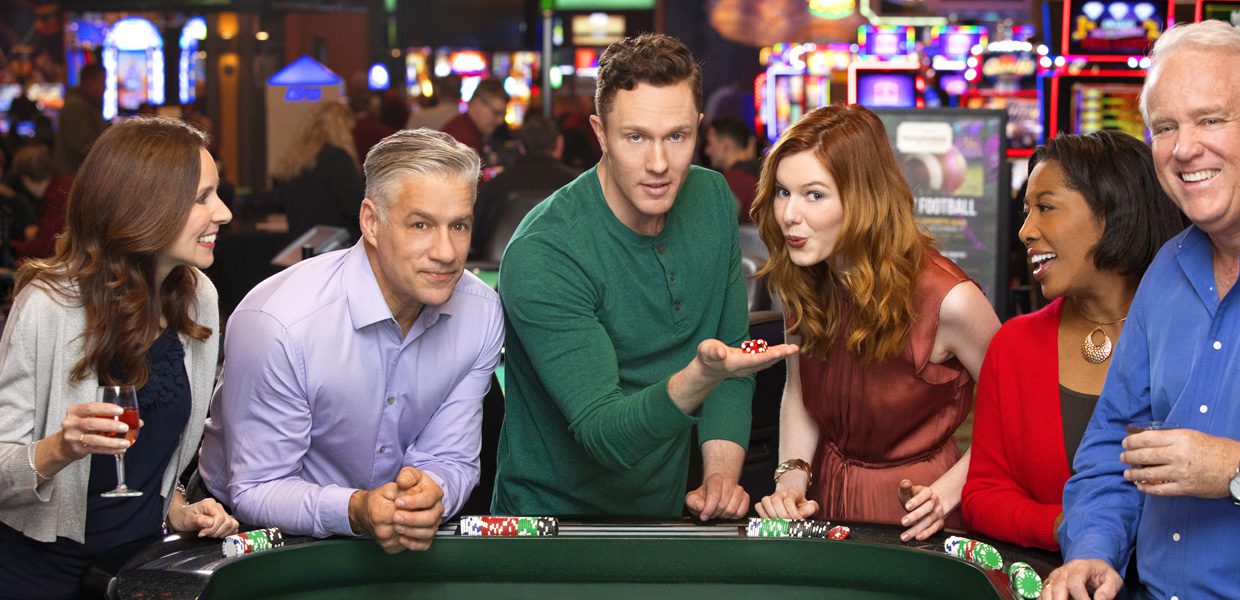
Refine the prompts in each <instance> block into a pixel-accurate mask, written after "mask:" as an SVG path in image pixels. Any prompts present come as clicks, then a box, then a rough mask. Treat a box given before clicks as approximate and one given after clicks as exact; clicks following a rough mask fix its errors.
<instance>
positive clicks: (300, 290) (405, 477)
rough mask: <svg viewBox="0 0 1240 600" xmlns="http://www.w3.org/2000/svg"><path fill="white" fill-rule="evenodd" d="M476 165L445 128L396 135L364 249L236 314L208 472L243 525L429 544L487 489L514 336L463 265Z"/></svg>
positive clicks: (262, 290)
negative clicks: (489, 418)
mask: <svg viewBox="0 0 1240 600" xmlns="http://www.w3.org/2000/svg"><path fill="white" fill-rule="evenodd" d="M478 170H479V162H478V156H477V154H475V153H474V152H473V150H470V149H469V148H468V147H466V146H464V145H462V144H460V143H458V142H456V141H455V140H453V139H452V138H451V137H449V136H448V135H446V134H442V133H439V132H434V131H431V130H428V129H419V130H416V131H401V132H398V133H396V134H393V135H392V136H389V137H387V138H385V139H384V140H383V141H381V142H379V144H377V145H376V146H375V147H374V148H373V149H372V150H371V151H370V153H369V154H368V155H367V157H366V165H365V171H366V196H367V197H366V199H365V200H363V201H362V207H361V212H360V221H361V230H362V240H361V241H360V242H358V244H357V245H356V246H354V247H353V248H351V249H348V250H341V251H337V252H332V253H328V254H324V255H322V256H319V257H316V258H313V259H310V260H307V261H303V262H302V263H299V264H298V265H296V266H294V267H292V268H291V269H288V270H287V271H284V272H283V273H280V274H279V275H276V276H274V277H272V278H270V279H268V280H266V281H264V282H263V283H261V284H259V285H258V286H257V287H255V288H254V290H252V291H251V292H250V293H249V294H248V295H247V296H246V298H245V300H243V301H242V302H241V304H240V305H239V306H238V307H237V310H236V311H235V312H233V314H232V317H231V318H230V319H229V321H228V329H227V335H226V337H225V345H224V349H225V356H226V360H225V363H224V371H223V375H222V379H221V381H220V384H219V386H218V387H217V388H216V392H215V398H214V400H213V401H212V406H211V414H212V416H211V419H209V420H208V422H207V426H206V433H205V437H204V439H203V448H202V458H201V462H200V470H201V474H202V478H203V481H204V482H205V483H206V485H207V488H208V489H209V490H210V491H211V493H213V494H214V495H215V496H216V497H217V498H219V499H220V500H222V501H224V502H225V503H226V504H229V505H231V506H232V508H233V510H234V511H235V513H236V515H237V516H238V518H240V519H241V520H242V521H244V522H247V523H252V524H257V525H262V526H278V527H280V528H281V529H283V530H284V531H286V532H288V533H292V534H305V535H313V536H318V537H325V536H329V535H364V536H369V537H372V538H374V539H375V541H377V542H378V543H379V545H380V546H382V547H383V549H384V550H385V551H387V552H392V553H394V552H399V551H400V550H402V549H406V548H407V549H425V548H427V547H429V545H430V543H431V540H432V539H433V536H434V532H435V529H436V527H437V526H438V524H439V521H440V520H441V519H442V518H443V517H444V516H450V515H452V514H453V513H455V512H456V511H457V510H459V509H460V507H461V505H462V504H463V503H464V501H465V499H466V498H467V497H468V496H469V493H470V491H471V490H472V489H473V488H474V486H475V485H476V484H477V483H478V472H479V466H478V453H479V448H480V425H481V417H482V403H481V401H482V397H483V395H485V394H486V392H487V389H488V387H489V385H490V380H491V373H492V372H493V371H494V370H495V367H496V364H497V363H498V361H499V352H500V346H501V344H502V343H503V314H502V310H501V308H500V304H499V298H498V297H497V296H496V294H495V292H494V291H492V290H491V289H490V288H489V287H488V286H487V285H486V284H484V283H482V281H480V280H479V279H478V278H477V277H474V276H473V275H472V274H469V273H463V266H464V261H465V256H466V254H467V253H468V251H469V241H470V228H471V225H472V221H473V202H474V197H475V194H476V182H477V180H478Z"/></svg>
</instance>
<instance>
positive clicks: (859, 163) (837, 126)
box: [749, 104, 934, 364]
mask: <svg viewBox="0 0 1240 600" xmlns="http://www.w3.org/2000/svg"><path fill="white" fill-rule="evenodd" d="M800 152H810V153H812V154H813V155H814V157H815V158H817V159H818V161H819V162H820V163H821V164H822V166H823V168H824V169H826V170H827V172H829V173H830V174H831V177H832V178H834V179H835V183H836V185H837V186H838V187H839V192H840V200H841V202H842V203H843V206H844V221H843V225H842V226H841V228H840V238H839V240H838V241H837V242H836V244H835V250H834V251H833V252H832V255H831V257H830V258H828V259H827V260H826V261H824V262H822V263H819V264H817V265H812V266H809V267H800V266H797V265H796V264H795V263H793V262H792V259H791V257H790V256H789V255H788V247H787V245H786V243H785V241H784V234H783V232H782V230H781V229H780V226H779V221H778V217H777V216H776V215H775V211H774V203H775V191H776V186H777V182H776V181H775V171H776V169H777V168H778V167H779V161H781V160H783V159H784V158H785V157H788V156H791V155H793V154H798V153H800ZM749 213H750V217H751V218H752V219H753V222H754V223H755V224H757V226H758V233H759V235H761V236H762V241H763V242H765V243H766V247H767V249H768V250H769V251H770V260H768V261H767V263H766V265H765V266H763V267H762V269H761V270H759V271H758V273H757V275H756V276H757V277H761V276H764V275H766V276H769V281H770V285H771V287H772V288H773V289H774V290H776V292H777V293H778V294H779V298H780V300H781V301H782V302H783V303H784V305H785V306H787V307H788V309H789V313H790V314H791V315H792V319H793V320H792V322H791V324H790V325H789V328H788V329H789V331H790V332H792V333H795V334H798V335H800V336H801V352H802V353H803V354H806V355H808V356H812V357H815V358H825V357H826V355H827V354H828V352H829V350H830V349H831V347H832V345H833V344H834V343H835V340H836V339H837V338H838V337H839V336H844V340H845V343H846V345H847V348H848V350H849V351H850V352H851V353H852V354H853V356H855V357H856V358H857V359H858V361H859V362H861V363H862V364H868V363H872V362H875V361H878V360H883V359H887V358H891V357H892V356H895V355H896V354H897V353H899V352H900V351H901V349H902V348H903V347H904V342H905V338H906V337H907V334H908V330H909V326H910V325H911V324H912V322H913V318H914V316H915V315H914V314H913V292H914V291H916V287H917V275H918V273H920V271H921V265H922V260H923V259H924V256H925V251H926V248H928V247H933V246H934V240H933V239H932V238H930V236H928V235H926V234H925V233H924V232H922V231H921V230H920V229H918V227H917V222H916V221H915V220H914V219H913V193H912V192H911V191H910V190H909V187H908V183H906V182H905V180H904V173H903V172H902V171H901V170H900V164H899V163H898V162H896V158H895V154H894V153H892V150H891V144H890V143H889V142H888V141H887V130H886V129H885V128H884V127H883V122H882V121H881V120H879V118H878V115H875V114H874V113H873V112H871V111H870V110H868V109H866V108H863V107H861V106H846V105H844V104H832V105H830V106H824V107H822V108H818V109H815V110H813V111H810V112H809V113H808V114H806V115H805V116H803V117H801V118H800V119H798V120H797V122H796V123H793V124H792V126H791V127H789V128H788V129H787V130H786V131H784V133H783V135H782V136H780V138H779V141H777V142H775V145H774V146H773V147H772V148H771V151H770V153H769V154H767V156H766V160H764V161H763V163H762V174H761V176H760V177H759V178H758V195H757V197H756V198H754V202H753V207H752V208H751V209H750V211H749ZM846 316H850V317H851V319H849V320H847V322H848V325H849V327H850V329H849V330H844V323H845V321H846V318H845V317H846Z"/></svg>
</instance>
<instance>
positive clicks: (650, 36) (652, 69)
mask: <svg viewBox="0 0 1240 600" xmlns="http://www.w3.org/2000/svg"><path fill="white" fill-rule="evenodd" d="M682 81H687V82H689V89H691V90H693V104H694V106H696V107H697V111H698V112H699V113H700V112H702V67H701V66H700V65H698V64H697V61H695V60H693V53H691V52H689V48H687V47H685V45H684V44H682V43H681V42H680V40H678V39H676V38H674V37H671V36H669V35H664V34H661V33H647V34H643V35H639V36H637V37H629V38H624V39H623V40H620V41H618V42H616V43H614V44H612V45H610V46H608V47H607V49H606V50H604V51H603V55H602V56H601V57H599V59H598V85H597V86H596V87H595V88H594V110H595V111H597V112H598V116H599V118H600V119H603V120H604V121H606V120H607V113H608V112H609V111H611V105H612V103H613V102H614V101H615V99H616V93H617V92H619V91H620V90H631V89H633V88H635V87H637V84H639V83H649V84H650V85H653V86H657V87H664V86H669V85H675V84H677V83H680V82H682Z"/></svg>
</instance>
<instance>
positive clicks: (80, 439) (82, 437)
mask: <svg viewBox="0 0 1240 600" xmlns="http://www.w3.org/2000/svg"><path fill="white" fill-rule="evenodd" d="M78 443H80V444H82V445H83V446H89V445H90V444H87V443H86V432H82V435H79V436H78Z"/></svg>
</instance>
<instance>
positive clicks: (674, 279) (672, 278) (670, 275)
mask: <svg viewBox="0 0 1240 600" xmlns="http://www.w3.org/2000/svg"><path fill="white" fill-rule="evenodd" d="M668 277H669V278H670V279H671V280H672V283H675V282H676V274H675V273H670V274H669V275H668Z"/></svg>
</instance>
